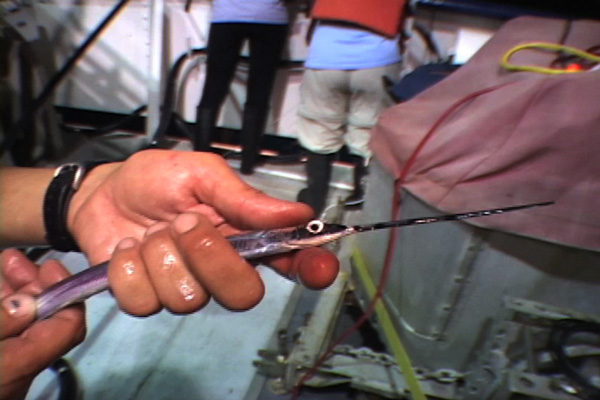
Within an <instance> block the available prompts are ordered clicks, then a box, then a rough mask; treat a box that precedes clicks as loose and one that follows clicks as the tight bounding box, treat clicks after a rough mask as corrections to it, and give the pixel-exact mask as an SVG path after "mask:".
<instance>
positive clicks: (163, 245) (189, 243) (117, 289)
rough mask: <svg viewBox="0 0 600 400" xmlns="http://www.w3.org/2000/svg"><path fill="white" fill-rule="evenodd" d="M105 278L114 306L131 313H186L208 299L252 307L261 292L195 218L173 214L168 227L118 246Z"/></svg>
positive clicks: (253, 276)
mask: <svg viewBox="0 0 600 400" xmlns="http://www.w3.org/2000/svg"><path fill="white" fill-rule="evenodd" d="M108 279H109V284H110V287H111V289H112V291H113V294H114V295H115V298H116V299H117V301H118V302H119V306H120V307H121V308H122V309H123V310H125V311H126V312H129V313H131V314H134V315H139V316H144V315H150V314H152V313H154V312H156V311H158V310H159V309H160V308H161V307H166V308H167V309H168V310H170V311H171V312H174V313H190V312H194V311H197V310H199V309H201V308H202V307H204V306H205V305H206V304H207V302H208V301H209V299H210V297H211V296H214V297H215V299H216V300H217V301H218V302H220V303H221V304H222V305H224V306H225V307H227V308H230V309H232V310H245V309H248V308H250V307H252V306H254V305H256V304H257V303H258V301H260V299H261V298H262V295H263V292H264V288H263V285H262V281H261V280H260V278H259V276H258V273H257V272H256V271H255V270H254V268H252V267H251V266H250V265H249V264H247V263H246V262H245V261H244V260H242V259H241V258H240V257H239V255H238V254H237V252H235V250H234V249H233V248H232V247H231V245H230V244H229V242H228V241H227V240H226V239H225V238H224V237H223V236H222V235H221V233H219V232H218V231H217V229H216V228H214V227H213V225H212V224H211V223H210V222H209V221H208V220H206V219H205V218H204V217H202V216H200V215H199V214H194V213H187V214H182V215H181V216H179V217H178V218H177V219H175V221H174V222H173V223H172V225H171V226H169V225H168V224H167V223H158V224H156V225H154V226H153V227H151V228H149V229H148V231H147V232H146V236H145V237H144V239H143V241H142V243H141V244H140V243H138V242H137V241H135V240H134V239H126V240H124V241H122V242H121V243H119V246H118V247H117V249H116V250H115V252H114V254H113V257H112V259H111V261H110V263H109V269H108Z"/></svg>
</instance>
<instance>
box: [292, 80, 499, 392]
mask: <svg viewBox="0 0 600 400" xmlns="http://www.w3.org/2000/svg"><path fill="white" fill-rule="evenodd" d="M506 85H507V84H501V85H497V86H492V87H490V88H486V89H482V90H479V91H477V92H473V93H471V94H469V95H467V96H465V97H463V98H462V99H460V100H458V101H457V102H455V103H454V104H452V105H451V106H450V107H449V108H448V109H447V110H446V111H445V112H444V113H443V114H442V115H441V116H440V117H439V118H438V119H437V120H436V121H435V123H434V124H433V125H432V126H431V128H430V129H429V131H428V132H427V133H426V134H425V136H424V137H423V139H421V141H420V142H419V144H418V145H417V147H416V148H415V149H414V150H413V152H412V153H411V155H410V157H409V158H408V160H407V161H406V163H405V164H404V166H403V167H402V170H401V171H400V176H399V177H398V178H397V179H396V180H395V181H394V195H393V198H392V219H399V218H400V200H401V199H400V192H401V188H402V186H403V185H404V182H405V181H406V177H407V176H408V174H409V172H410V170H411V169H412V167H413V165H414V163H415V162H416V160H417V156H418V155H419V154H420V153H421V152H422V150H423V148H424V147H425V145H426V144H427V142H429V140H430V139H431V138H432V137H433V134H434V133H435V132H436V131H437V130H438V129H439V127H440V126H441V125H442V123H444V121H446V119H447V118H448V117H449V116H450V115H451V114H452V113H454V112H455V111H456V110H457V109H458V108H460V107H461V106H463V105H464V104H466V103H467V102H469V101H471V100H473V99H475V98H477V97H479V96H481V95H484V94H486V93H489V92H492V91H495V90H497V89H499V88H501V87H504V86H506ZM396 236H397V229H396V228H393V229H392V231H391V233H390V238H389V240H388V245H387V249H386V253H385V261H384V267H383V269H382V271H381V275H380V278H379V284H378V285H377V290H376V292H375V295H374V296H373V299H372V300H371V302H370V303H369V305H368V307H367V309H366V310H365V312H364V313H363V314H362V315H361V317H360V318H359V319H358V320H357V321H356V322H355V323H354V324H353V325H352V326H351V327H350V328H348V329H347V330H346V331H345V332H344V333H342V335H340V337H338V338H337V339H336V340H334V341H333V344H331V345H330V346H329V348H328V349H327V351H325V353H323V355H321V357H319V359H318V360H317V362H316V363H315V365H313V366H312V368H311V369H310V370H308V371H307V372H306V374H304V376H303V377H302V378H301V379H300V380H299V381H298V383H296V386H294V390H293V392H292V400H296V399H297V398H298V395H299V394H300V388H301V386H302V384H303V383H304V382H306V381H307V380H309V379H310V378H312V377H313V376H314V374H315V373H316V372H317V370H318V369H319V367H320V366H321V365H322V364H323V362H325V360H326V359H327V358H328V357H329V356H330V355H331V354H332V353H333V350H334V348H335V347H336V346H337V345H339V344H340V343H342V342H343V341H344V340H346V339H347V338H348V337H349V336H350V335H351V334H352V333H354V332H355V331H357V330H358V329H359V328H360V327H361V325H362V324H363V323H365V321H367V320H368V319H369V318H370V317H371V315H372V314H373V311H374V310H375V305H376V304H377V301H379V299H380V298H381V297H382V296H383V292H384V289H385V286H386V284H387V281H388V278H389V274H390V271H391V265H392V257H393V254H394V248H395V243H396Z"/></svg>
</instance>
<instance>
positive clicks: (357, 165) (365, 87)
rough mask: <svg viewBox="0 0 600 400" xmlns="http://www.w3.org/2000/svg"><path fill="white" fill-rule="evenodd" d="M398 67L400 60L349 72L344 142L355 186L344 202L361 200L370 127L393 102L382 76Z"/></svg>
mask: <svg viewBox="0 0 600 400" xmlns="http://www.w3.org/2000/svg"><path fill="white" fill-rule="evenodd" d="M399 71H400V64H391V65H388V66H384V67H379V68H369V69H363V70H355V71H352V72H351V73H350V90H351V92H352V95H351V99H350V105H349V117H348V128H347V134H346V136H345V142H346V145H347V146H348V149H349V151H350V153H351V154H352V156H351V157H352V162H353V164H354V179H353V180H354V190H353V192H352V193H351V194H350V196H348V197H347V198H346V199H344V203H345V204H346V205H347V206H357V205H360V204H362V202H363V201H364V185H363V179H364V177H365V176H366V174H367V173H368V168H367V164H368V161H369V158H370V157H371V150H370V149H369V140H370V139H371V129H372V128H373V126H375V123H376V122H377V118H378V117H379V114H380V113H381V112H382V111H383V110H385V109H386V108H388V107H390V106H392V105H393V100H392V99H391V97H390V96H389V94H388V92H387V90H386V88H385V85H384V81H383V77H384V76H396V75H397V74H398V72H399Z"/></svg>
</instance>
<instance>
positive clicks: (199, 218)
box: [68, 150, 339, 315]
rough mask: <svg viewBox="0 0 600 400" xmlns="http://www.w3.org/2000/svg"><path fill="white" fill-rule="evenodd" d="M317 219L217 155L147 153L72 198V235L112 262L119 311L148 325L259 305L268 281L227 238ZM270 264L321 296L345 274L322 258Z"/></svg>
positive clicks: (94, 255)
mask: <svg viewBox="0 0 600 400" xmlns="http://www.w3.org/2000/svg"><path fill="white" fill-rule="evenodd" d="M311 217H312V210H311V209H310V207H308V206H306V205H304V204H300V203H293V202H287V201H282V200H278V199H275V198H273V197H270V196H267V195H265V194H264V193H262V192H260V191H258V190H256V189H254V188H252V187H251V186H249V185H247V184H246V183H245V182H243V181H242V180H241V179H240V178H239V177H238V176H237V175H236V173H235V172H234V171H233V170H232V169H231V168H230V167H229V166H228V165H227V163H226V162H225V161H224V160H223V159H222V158H221V157H219V156H217V155H214V154H210V153H198V152H176V151H167V150H148V151H143V152H139V153H136V154H134V155H133V156H131V157H130V158H129V159H128V160H127V161H126V162H124V163H114V164H108V165H103V166H100V167H97V168H96V169H94V170H93V171H92V172H91V173H90V175H89V176H88V177H86V179H85V180H84V184H83V185H82V187H81V189H80V190H79V191H78V192H76V194H75V196H74V197H73V200H72V202H71V206H70V209H69V218H68V227H69V230H70V231H71V233H72V234H73V236H74V237H75V238H76V240H77V242H78V243H79V245H80V247H81V249H82V250H83V251H84V252H85V253H86V254H87V255H88V258H89V260H90V263H92V264H97V263H99V262H103V261H106V260H108V259H111V262H110V264H109V282H110V287H111V290H112V292H113V294H114V295H115V297H116V299H117V301H118V302H119V305H120V306H121V308H122V309H123V310H125V311H127V312H129V313H132V314H135V315H149V314H152V313H155V312H157V311H158V310H159V309H160V308H161V307H162V306H164V307H166V308H168V309H169V310H171V311H172V312H176V313H189V312H193V311H196V310H198V309H200V308H202V307H203V306H204V305H205V304H206V303H207V302H208V300H209V298H210V297H211V296H214V298H215V299H216V300H217V301H218V302H220V303H221V304H222V305H224V306H225V307H228V308H230V309H233V310H244V309H248V308H250V307H252V306H254V305H256V304H257V303H258V302H259V301H260V299H261V298H262V296H263V294H264V287H263V284H262V281H261V280H260V277H259V275H258V273H257V272H256V270H255V269H254V268H253V267H251V266H250V265H249V264H248V263H247V262H246V261H244V260H242V259H241V258H240V257H239V255H238V254H237V252H236V251H235V250H234V249H233V247H232V246H231V245H230V244H229V242H228V241H227V240H226V239H225V236H229V235H231V234H235V233H239V232H240V231H244V230H258V229H273V228H280V227H286V226H294V225H299V224H302V223H305V222H307V221H308V220H309V219H310V218H311ZM111 257H112V258H111ZM270 261H271V263H270V264H271V265H272V266H273V267H274V268H275V269H276V270H277V271H279V272H280V273H281V274H282V275H284V276H288V277H292V278H294V277H296V276H298V277H299V278H300V279H301V280H303V281H305V283H307V285H308V286H310V287H313V288H323V287H326V286H328V285H329V284H331V283H332V282H333V280H334V279H335V277H336V275H337V272H338V269H339V263H338V261H337V259H336V258H335V256H334V255H333V254H332V253H330V252H328V251H326V250H323V249H318V248H314V249H307V250H303V251H300V252H297V253H294V254H289V255H284V256H278V257H272V258H271V259H270Z"/></svg>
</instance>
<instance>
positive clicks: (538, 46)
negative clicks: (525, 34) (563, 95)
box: [500, 42, 600, 75]
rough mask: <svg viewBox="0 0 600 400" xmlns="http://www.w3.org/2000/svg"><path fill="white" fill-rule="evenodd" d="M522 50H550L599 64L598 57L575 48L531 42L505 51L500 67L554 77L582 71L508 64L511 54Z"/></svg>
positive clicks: (599, 59)
mask: <svg viewBox="0 0 600 400" xmlns="http://www.w3.org/2000/svg"><path fill="white" fill-rule="evenodd" d="M524 49H542V50H551V51H561V52H563V53H567V54H572V55H574V56H577V57H580V58H582V59H584V60H589V61H592V62H596V63H600V56H597V55H595V54H592V53H588V52H586V51H583V50H579V49H577V48H575V47H570V46H564V45H561V44H555V43H544V42H533V43H526V44H521V45H519V46H515V47H513V48H512V49H510V50H509V51H507V52H506V54H504V56H502V59H501V60H500V65H501V66H502V67H504V68H506V69H507V70H509V71H531V72H538V73H540V74H553V75H556V74H572V73H576V72H582V71H573V70H567V69H556V68H545V67H536V66H533V65H516V64H511V63H510V62H509V59H510V57H511V56H512V55H513V54H515V53H516V52H518V51H521V50H524Z"/></svg>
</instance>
